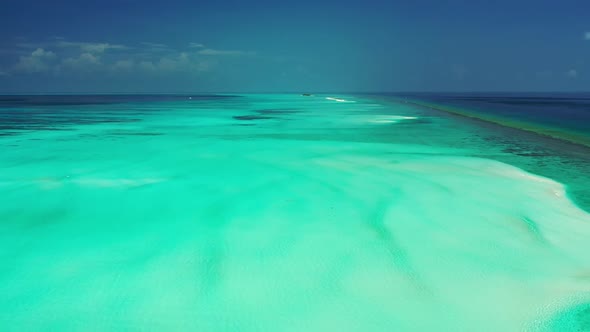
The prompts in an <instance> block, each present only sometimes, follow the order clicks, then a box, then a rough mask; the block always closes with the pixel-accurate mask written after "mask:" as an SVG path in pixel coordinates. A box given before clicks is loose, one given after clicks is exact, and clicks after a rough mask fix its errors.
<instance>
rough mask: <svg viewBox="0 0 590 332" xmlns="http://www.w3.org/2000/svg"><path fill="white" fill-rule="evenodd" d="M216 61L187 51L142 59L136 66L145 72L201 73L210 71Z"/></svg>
mask: <svg viewBox="0 0 590 332" xmlns="http://www.w3.org/2000/svg"><path fill="white" fill-rule="evenodd" d="M214 64H215V63H214V62H212V61H206V60H204V59H200V58H198V57H196V56H194V55H191V54H189V53H186V52H181V53H178V54H176V55H170V56H164V57H161V58H159V59H157V60H153V61H147V60H144V61H140V62H138V63H137V64H135V65H134V68H136V69H138V70H139V71H141V72H145V73H154V74H156V73H157V74H166V73H174V72H183V73H199V72H204V71H208V70H210V69H211V68H212V66H213V65H214Z"/></svg>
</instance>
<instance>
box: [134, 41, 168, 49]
mask: <svg viewBox="0 0 590 332" xmlns="http://www.w3.org/2000/svg"><path fill="white" fill-rule="evenodd" d="M140 44H141V45H143V46H147V47H150V48H168V45H166V44H160V43H151V42H141V43H140Z"/></svg>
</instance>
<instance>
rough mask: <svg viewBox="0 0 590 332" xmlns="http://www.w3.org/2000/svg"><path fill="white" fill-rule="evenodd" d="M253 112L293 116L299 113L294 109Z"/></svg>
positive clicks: (299, 111)
mask: <svg viewBox="0 0 590 332" xmlns="http://www.w3.org/2000/svg"><path fill="white" fill-rule="evenodd" d="M254 112H256V113H258V114H295V113H301V112H302V111H301V110H296V109H264V110H255V111H254Z"/></svg>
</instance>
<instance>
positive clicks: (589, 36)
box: [584, 31, 590, 40]
mask: <svg viewBox="0 0 590 332" xmlns="http://www.w3.org/2000/svg"><path fill="white" fill-rule="evenodd" d="M584 39H586V40H590V31H586V32H585V33H584Z"/></svg>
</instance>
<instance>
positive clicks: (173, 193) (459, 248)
mask: <svg viewBox="0 0 590 332" xmlns="http://www.w3.org/2000/svg"><path fill="white" fill-rule="evenodd" d="M334 104H338V103H334ZM338 105H342V104H338ZM323 116H324V117H325V114H324V115H323ZM383 116H385V115H383ZM391 116H392V117H394V116H396V115H391ZM399 116H400V117H407V116H408V115H399ZM212 117H213V116H212ZM226 118H227V116H226ZM229 118H230V119H231V116H230V117H229ZM341 118H342V117H336V118H334V119H333V121H336V119H341ZM390 118H391V117H390ZM167 120H168V118H164V119H161V120H159V119H154V120H152V121H153V122H152V123H153V125H154V127H155V128H162V127H164V126H165V125H169V124H170V123H173V122H172V121H170V122H167ZM213 121H214V122H215V123H219V122H220V121H221V120H218V119H214V120H213ZM216 121H217V122H216ZM227 121H229V120H227ZM297 121H298V120H297V119H294V120H292V121H291V122H286V123H287V124H286V125H284V127H280V126H281V125H279V124H277V123H276V122H275V123H272V124H261V126H262V125H266V126H277V127H276V128H275V127H270V129H268V128H269V127H266V128H267V129H268V131H267V132H265V131H264V128H261V129H256V132H257V133H258V132H262V133H263V134H267V133H268V132H271V133H274V134H275V135H277V133H281V134H282V133H284V132H286V131H288V130H290V129H289V128H290V127H287V126H301V128H302V129H299V130H301V131H302V132H303V133H305V134H307V133H308V131H307V128H315V127H319V126H320V124H321V125H324V123H328V122H324V121H325V118H322V117H319V116H318V118H317V119H316V120H314V121H316V122H313V121H312V120H308V122H306V125H305V126H303V125H302V124H300V123H299V122H297ZM300 121H303V120H300ZM342 121H344V122H343V123H345V125H346V126H348V125H349V122H348V120H346V119H344V120H342ZM402 121H403V119H402ZM260 122H261V123H262V120H260ZM183 123H191V122H190V119H187V121H185V122H183ZM195 123H196V122H195ZM267 123H270V122H267ZM302 123H303V122H302ZM365 123H366V122H365ZM375 126H381V124H375ZM210 127H211V125H210V123H203V126H202V127H199V128H195V127H193V126H180V127H179V128H176V129H174V130H172V129H171V130H170V131H169V132H168V133H169V134H168V135H164V136H158V137H156V138H150V140H149V144H146V139H145V138H142V137H139V138H138V137H131V138H127V139H126V141H124V143H125V144H124V145H122V144H119V145H113V144H112V143H111V142H109V141H82V142H81V141H76V140H64V141H56V142H55V145H54V146H53V148H54V149H56V150H59V151H67V152H68V153H64V154H60V155H53V154H52V153H53V152H51V151H48V152H47V153H46V155H45V156H44V155H43V154H41V155H40V154H37V155H35V154H34V153H33V152H35V151H38V147H37V146H36V145H34V144H32V143H31V145H29V146H23V147H22V148H21V149H20V150H19V151H18V152H13V153H14V154H15V155H12V157H11V158H8V157H7V158H5V159H4V160H3V161H2V162H3V166H4V170H5V172H4V173H3V175H2V177H1V178H0V180H1V181H0V191H2V197H3V200H4V203H5V204H4V205H3V206H2V207H1V208H0V218H2V220H5V222H3V223H2V224H1V226H0V227H1V228H0V234H1V238H0V240H1V243H2V244H1V248H2V251H1V254H2V258H3V267H2V268H0V294H1V295H2V299H3V301H2V304H0V308H2V310H0V322H1V323H0V324H1V326H2V330H5V331H10V330H14V331H27V330H29V331H30V330H59V331H66V330H77V331H81V330H88V329H91V330H97V331H103V330H104V331H107V330H150V331H151V330H154V331H156V330H159V331H161V330H176V331H181V330H195V331H527V330H530V331H550V330H559V328H558V327H556V326H558V325H555V324H556V323H554V322H555V321H559V317H560V315H563V314H562V313H567V312H568V310H570V308H573V307H575V306H576V305H580V304H584V303H587V301H590V287H589V285H590V284H589V282H590V255H589V254H588V253H589V252H590V241H589V240H588V239H590V215H588V214H587V213H586V212H584V211H582V210H580V209H579V208H578V207H576V206H575V205H574V204H572V202H571V201H570V200H569V199H568V197H567V195H566V191H565V188H564V187H563V186H562V185H561V184H559V183H557V182H555V181H552V180H550V179H547V178H542V177H539V176H536V175H533V174H530V173H526V172H524V171H522V170H520V169H518V168H516V167H513V166H510V165H507V164H503V163H500V162H496V161H493V160H490V159H481V158H470V157H462V156H461V155H460V153H457V152H458V151H460V150H453V149H445V148H437V147H432V146H422V145H418V144H417V145H410V144H395V143H387V144H385V143H362V142H350V141H348V142H342V141H335V140H325V141H322V140H312V139H300V140H296V139H275V138H272V137H270V138H269V137H268V136H264V135H260V136H256V137H252V136H247V134H248V135H250V134H249V133H254V130H255V129H250V128H249V127H244V128H240V127H236V129H234V128H233V127H231V128H229V127H228V129H226V130H225V131H224V132H223V135H220V134H219V133H217V131H208V130H209V129H207V128H210ZM298 128H299V127H298ZM363 128H364V127H363ZM335 130H336V129H335ZM214 134H215V135H218V136H215V135H214ZM297 134H300V133H299V132H297ZM236 137H239V138H240V139H236ZM244 137H245V138H244ZM297 137H303V136H301V135H300V136H297ZM72 152H76V153H72ZM17 155H18V156H20V157H19V158H20V159H19V158H17ZM25 155H26V156H35V157H34V158H33V157H26V158H25V157H24V156H25ZM39 160H42V162H39ZM7 221H9V222H7ZM568 317H569V316H568ZM576 317H577V316H575V315H574V318H572V319H573V320H576V319H578V318H576ZM558 323H559V322H558ZM576 324H578V322H573V323H572V324H571V326H573V328H577V327H576V326H579V324H578V325H576ZM559 326H563V325H559ZM572 331H573V329H572Z"/></svg>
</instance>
